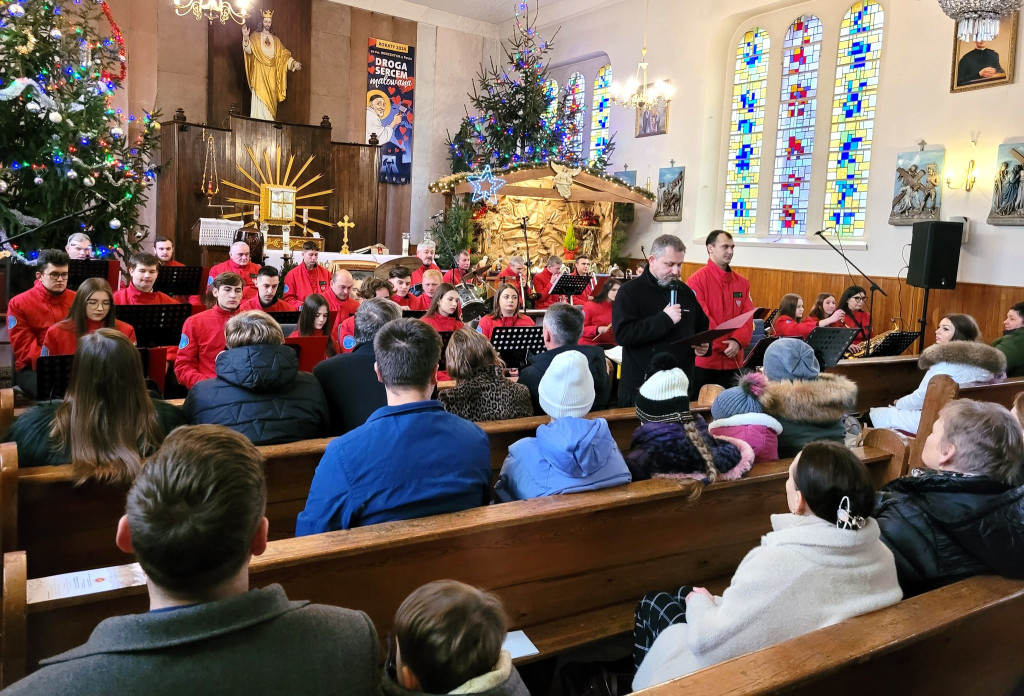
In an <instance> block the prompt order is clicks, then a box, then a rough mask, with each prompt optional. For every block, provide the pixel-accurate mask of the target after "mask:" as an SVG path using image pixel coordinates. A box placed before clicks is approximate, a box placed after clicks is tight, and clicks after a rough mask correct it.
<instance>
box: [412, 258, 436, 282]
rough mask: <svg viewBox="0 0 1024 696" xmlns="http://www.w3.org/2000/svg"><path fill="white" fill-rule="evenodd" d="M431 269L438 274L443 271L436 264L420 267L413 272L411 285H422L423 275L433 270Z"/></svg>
mask: <svg viewBox="0 0 1024 696" xmlns="http://www.w3.org/2000/svg"><path fill="white" fill-rule="evenodd" d="M431 269H433V270H435V271H438V272H440V271H441V267H440V266H438V265H437V264H436V263H432V264H430V265H429V266H420V267H419V268H417V269H416V270H415V271H413V272H412V280H411V281H410V285H416V284H417V283H422V282H423V274H424V273H426V272H427V271H429V270H431Z"/></svg>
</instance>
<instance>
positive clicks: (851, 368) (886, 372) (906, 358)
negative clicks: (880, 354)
mask: <svg viewBox="0 0 1024 696" xmlns="http://www.w3.org/2000/svg"><path fill="white" fill-rule="evenodd" d="M918 357H919V356H917V355H899V356H896V357H893V358H856V359H851V360H840V361H839V363H838V364H837V365H836V366H835V367H831V368H829V369H828V370H826V371H827V372H830V373H832V374H837V375H843V376H844V377H848V378H849V379H850V380H851V381H853V382H854V383H855V384H856V385H857V410H858V411H860V412H861V413H863V412H864V411H867V410H868V409H869V408H872V407H875V406H889V405H890V404H892V402H893V401H894V400H896V399H898V398H900V397H901V396H904V395H906V394H909V393H910V392H912V391H914V390H915V389H917V387H918V386H919V385H920V384H921V379H922V378H924V370H922V369H921V368H920V367H918V366H917V360H918Z"/></svg>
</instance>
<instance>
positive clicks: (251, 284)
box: [206, 259, 260, 300]
mask: <svg viewBox="0 0 1024 696" xmlns="http://www.w3.org/2000/svg"><path fill="white" fill-rule="evenodd" d="M259 272H260V265H259V264H258V263H251V262H250V263H249V265H248V266H239V265H238V264H237V263H235V262H234V261H232V260H231V259H228V260H227V261H224V262H222V263H218V264H217V265H216V266H214V267H213V268H211V269H210V277H209V278H207V279H206V284H207V285H208V286H212V285H213V279H214V278H216V277H217V276H219V275H220V274H221V273H237V274H238V275H240V276H241V277H242V300H248V299H249V298H250V297H254V296H255V295H256V274H257V273H259Z"/></svg>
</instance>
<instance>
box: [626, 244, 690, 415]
mask: <svg viewBox="0 0 1024 696" xmlns="http://www.w3.org/2000/svg"><path fill="white" fill-rule="evenodd" d="M685 255H686V245H685V244H683V240H681V239H679V237H676V236H675V235H671V234H663V235H661V236H660V237H658V238H657V239H655V240H654V243H653V244H651V255H650V256H649V257H648V258H647V262H648V263H647V268H646V270H645V271H644V273H642V274H640V277H639V278H634V279H633V280H631V281H629V282H627V283H626V284H625V285H623V286H622V287H621V288H619V294H618V296H616V298H615V303H614V304H613V305H612V332H613V333H614V334H615V340H616V341H617V342H618V344H619V345H620V346H622V378H621V379H620V380H619V406H632V405H633V400H634V399H635V398H636V393H637V391H638V390H639V389H640V385H641V384H643V382H644V377H645V375H646V374H647V368H648V367H649V366H650V364H651V358H653V357H654V355H655V353H662V352H667V353H671V354H672V355H673V356H675V358H676V362H677V363H678V364H679V367H681V368H682V369H683V372H685V373H686V376H687V377H691V378H692V375H693V362H694V358H695V357H696V356H697V355H705V354H706V353H707V351H708V344H707V343H704V344H701V345H699V346H689V345H685V344H682V343H676V341H680V340H682V339H684V338H689V337H690V336H693V335H694V334H698V333H700V332H701V331H707V329H708V325H709V324H708V318H707V315H705V314H704V310H703V309H701V307H700V303H699V302H697V297H696V296H695V295H694V294H693V291H692V290H690V288H688V287H687V286H686V285H684V284H683V283H682V281H681V279H680V274H681V273H682V270H683V259H684V257H685ZM673 290H675V293H676V301H675V304H672V303H671V297H672V291H673Z"/></svg>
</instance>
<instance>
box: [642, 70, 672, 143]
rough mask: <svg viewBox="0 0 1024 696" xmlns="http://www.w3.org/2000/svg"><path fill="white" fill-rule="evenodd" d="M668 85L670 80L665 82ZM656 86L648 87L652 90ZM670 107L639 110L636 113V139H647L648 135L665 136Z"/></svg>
mask: <svg viewBox="0 0 1024 696" xmlns="http://www.w3.org/2000/svg"><path fill="white" fill-rule="evenodd" d="M665 82H666V83H668V82H669V81H668V80H665ZM653 86H654V85H647V88H648V89H650V88H651V87H653ZM668 107H669V104H668V103H666V104H665V106H652V107H650V108H647V109H637V112H636V137H637V138H646V137H647V136H648V135H665V134H666V133H668Z"/></svg>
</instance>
